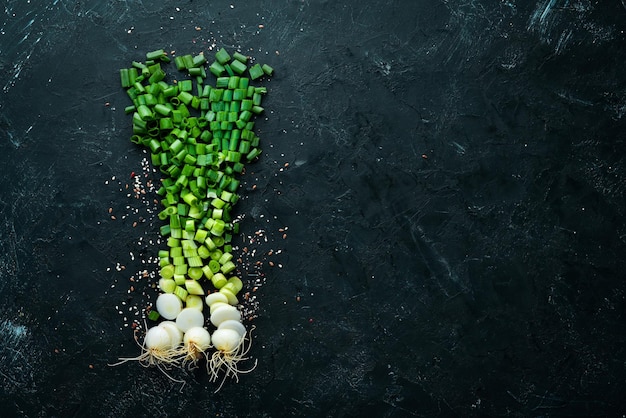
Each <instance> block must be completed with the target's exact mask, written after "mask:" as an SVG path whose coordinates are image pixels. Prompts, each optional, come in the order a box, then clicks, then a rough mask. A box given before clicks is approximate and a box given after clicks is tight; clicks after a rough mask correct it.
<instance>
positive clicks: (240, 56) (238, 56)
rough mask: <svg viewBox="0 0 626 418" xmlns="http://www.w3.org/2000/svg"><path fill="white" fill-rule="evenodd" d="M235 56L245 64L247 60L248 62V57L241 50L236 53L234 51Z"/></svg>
mask: <svg viewBox="0 0 626 418" xmlns="http://www.w3.org/2000/svg"><path fill="white" fill-rule="evenodd" d="M233 58H234V59H236V60H237V61H239V62H243V63H244V64H245V63H246V62H248V57H246V56H245V55H243V54H242V53H240V52H234V53H233Z"/></svg>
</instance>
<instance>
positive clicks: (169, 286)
mask: <svg viewBox="0 0 626 418" xmlns="http://www.w3.org/2000/svg"><path fill="white" fill-rule="evenodd" d="M159 289H161V291H162V292H163V293H174V289H176V282H175V281H174V280H173V279H161V280H159Z"/></svg>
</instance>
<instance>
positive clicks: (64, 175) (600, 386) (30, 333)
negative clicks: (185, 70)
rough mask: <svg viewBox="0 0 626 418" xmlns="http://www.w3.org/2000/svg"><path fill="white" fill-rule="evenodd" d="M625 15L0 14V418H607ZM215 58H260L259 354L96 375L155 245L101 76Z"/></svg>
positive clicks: (121, 330) (611, 4)
mask: <svg viewBox="0 0 626 418" xmlns="http://www.w3.org/2000/svg"><path fill="white" fill-rule="evenodd" d="M260 25H263V26H262V27H260ZM625 25H626V8H625V6H624V4H623V2H620V1H617V0H614V1H603V2H597V1H588V0H538V1H537V0H536V1H531V2H520V1H516V0H507V1H504V0H498V1H496V0H475V1H459V0H439V1H422V0H416V1H385V2H377V1H347V2H341V1H321V0H320V1H317V0H306V1H305V0H301V1H293V0H292V1H277V0H262V1H254V2H251V1H246V2H244V1H239V0H232V1H228V2H224V1H211V2H201V1H198V0H196V1H159V0H152V1H142V0H86V1H70V0H54V1H47V2H42V1H34V0H29V1H26V0H19V1H18V0H7V1H5V2H4V10H3V12H2V15H1V17H0V74H1V76H0V88H1V89H2V91H1V94H0V141H1V142H0V144H1V146H2V152H0V167H2V170H3V173H2V174H3V175H2V176H1V177H0V191H1V193H0V228H1V229H0V230H1V234H2V235H1V240H0V379H1V381H2V384H1V388H2V389H1V392H0V394H1V396H0V411H1V412H0V415H2V416H7V417H13V416H29V417H68V416H79V417H82V416H111V417H120V416H241V417H243V416H267V417H282V416H306V417H317V416H320V417H321V416H336V417H357V416H380V417H383V416H384V417H405V416H520V417H521V416H524V417H525V416H585V417H588V416H621V415H622V414H623V413H624V412H626V411H625V408H624V406H623V405H624V403H623V400H622V399H623V398H622V396H623V394H624V392H625V390H626V382H625V379H626V353H625V349H624V343H625V340H626V334H625V331H624V319H625V318H624V313H625V311H624V309H625V304H624V297H625V290H626V283H625V281H624V279H625V278H626V277H625V271H626V262H625V261H624V258H625V254H626V225H625V222H624V216H625V211H626V203H625V193H624V192H625V186H626V183H625V179H626V176H625V170H626V164H625V161H624V149H625V143H624V138H625V134H624V122H625V115H626V76H625V73H624V65H623V63H624V62H625V58H626V57H625V55H626V53H625V51H626V42H625V38H624V29H625ZM214 47H217V48H219V47H226V48H227V49H229V50H235V49H241V50H242V51H244V52H247V53H249V54H250V55H252V56H254V57H256V58H257V59H258V60H259V61H262V62H267V63H269V64H270V65H272V66H273V67H274V68H275V70H276V76H275V77H274V78H273V79H272V80H271V81H269V82H268V83H267V86H268V88H269V94H268V96H267V99H266V101H265V102H264V105H265V107H266V110H267V112H266V114H265V117H264V118H262V119H260V120H259V121H258V123H257V126H258V133H259V135H260V136H261V141H262V144H263V149H264V154H263V156H262V158H261V160H260V161H259V162H257V163H255V164H254V165H253V166H250V167H249V169H248V172H247V174H246V178H245V181H246V184H247V186H246V187H245V188H243V189H242V195H244V196H245V198H244V199H243V200H242V201H241V202H240V203H239V207H238V210H239V211H240V213H242V214H245V215H246V217H245V220H244V223H243V229H244V232H245V234H247V235H250V234H254V232H255V231H257V230H259V229H263V230H265V237H267V242H265V241H261V242H260V243H257V244H255V248H256V249H257V250H258V252H257V257H258V260H259V261H263V263H264V267H263V270H262V271H263V273H264V274H265V281H264V283H263V285H262V286H260V287H259V290H258V291H257V292H256V293H255V295H256V298H257V302H258V315H259V316H258V318H257V319H255V320H254V324H255V325H256V331H255V335H256V337H255V339H254V345H253V349H252V355H253V356H254V358H256V359H257V360H258V366H257V368H256V369H255V370H254V371H253V372H252V373H250V374H248V375H244V376H242V378H241V380H240V382H239V383H238V384H235V383H234V382H227V383H226V384H225V386H224V388H223V389H222V390H221V391H220V392H218V393H216V394H214V393H213V392H214V390H215V388H216V385H215V384H212V383H210V382H209V381H208V378H207V376H206V375H205V373H204V372H203V370H202V369H200V370H198V371H197V372H194V373H191V374H190V375H189V376H187V382H188V383H187V385H186V386H185V387H184V388H183V390H182V393H180V392H179V389H180V385H178V384H176V383H173V382H171V381H169V380H168V379H167V378H165V377H164V376H163V375H162V374H160V373H159V372H158V371H157V370H155V369H144V368H142V367H140V366H139V365H137V364H125V365H121V366H117V367H109V366H108V365H107V364H108V363H111V362H114V361H115V360H116V359H117V358H118V357H121V356H134V355H137V354H138V352H139V351H138V348H137V347H136V346H135V345H134V342H133V339H132V331H131V330H130V328H129V327H127V326H126V325H127V324H128V322H129V320H128V318H131V315H133V314H134V313H133V311H132V307H136V306H141V305H142V304H144V303H146V300H147V299H150V298H151V297H153V295H154V294H155V291H154V290H152V289H151V288H150V287H149V284H150V281H149V280H139V281H137V282H135V283H134V287H136V290H135V291H134V292H129V286H130V285H133V283H131V282H129V278H130V277H133V275H134V274H135V273H136V272H139V271H142V270H144V269H147V270H151V269H153V264H151V263H150V262H149V259H150V257H152V256H154V255H155V254H156V251H157V250H158V246H156V245H149V244H148V242H149V241H150V240H153V241H154V240H156V239H157V238H158V236H157V233H158V224H157V223H156V222H152V220H153V215H151V214H150V213H149V209H150V208H149V207H148V206H146V205H144V204H142V203H141V201H140V200H138V199H134V198H132V197H131V198H128V197H127V196H126V194H127V191H126V190H125V189H124V186H125V184H129V183H130V182H131V179H130V173H131V172H135V173H141V174H143V173H144V171H142V166H141V161H142V159H143V158H144V157H145V156H146V154H144V153H143V152H142V150H141V149H139V148H137V147H136V146H134V145H133V144H131V143H130V142H129V140H128V139H129V136H130V132H131V125H130V119H129V118H128V117H127V116H126V115H125V114H124V112H123V109H124V107H125V106H127V105H128V104H129V100H128V99H127V97H126V96H125V93H124V91H123V90H122V89H121V88H120V86H119V75H118V69H119V68H121V67H126V66H128V65H129V63H130V62H131V61H132V60H141V59H143V57H144V54H145V52H147V51H150V50H153V49H157V48H165V49H166V50H168V51H171V50H176V51H177V53H180V54H186V53H193V54H196V53H199V52H201V51H204V52H205V53H210V51H209V48H214ZM285 163H289V167H287V168H284V164H285ZM281 168H283V169H282V170H281ZM113 177H115V180H113ZM253 184H256V185H257V188H256V190H252V185H253ZM127 207H129V208H130V209H129V208H127ZM109 208H112V211H113V212H112V213H113V214H114V215H117V216H116V217H117V219H116V220H112V219H111V218H110V214H109V213H108V209H109ZM122 218H123V219H122ZM135 221H137V222H138V226H137V227H133V226H132V224H133V222H135ZM285 227H288V229H287V231H286V232H287V237H286V238H285V239H283V231H280V230H279V229H281V228H282V229H284V228H285ZM242 246H243V244H242ZM269 250H274V251H275V252H277V251H278V250H282V252H281V253H280V254H278V255H274V256H272V257H268V256H266V255H265V254H266V253H267V252H268V251H269ZM252 261H254V257H252ZM269 261H273V262H274V263H275V265H274V267H270V266H269V264H268V262H269ZM278 263H280V264H281V265H282V268H281V267H278ZM120 266H124V267H125V269H124V270H122V269H121V268H120ZM248 279H250V280H252V279H253V278H248ZM144 293H145V295H144ZM297 298H299V300H297ZM129 309H131V310H130V311H129ZM120 311H121V312H122V314H120V313H119V312H120ZM125 317H126V319H125Z"/></svg>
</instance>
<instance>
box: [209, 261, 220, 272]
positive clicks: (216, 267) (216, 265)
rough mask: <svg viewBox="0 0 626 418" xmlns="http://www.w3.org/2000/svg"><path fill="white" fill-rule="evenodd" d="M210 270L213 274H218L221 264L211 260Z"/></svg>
mask: <svg viewBox="0 0 626 418" xmlns="http://www.w3.org/2000/svg"><path fill="white" fill-rule="evenodd" d="M208 265H209V269H210V270H211V272H213V273H217V272H218V271H220V267H221V266H220V263H219V262H218V261H217V260H211V261H209V264H208Z"/></svg>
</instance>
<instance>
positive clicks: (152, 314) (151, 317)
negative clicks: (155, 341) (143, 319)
mask: <svg viewBox="0 0 626 418" xmlns="http://www.w3.org/2000/svg"><path fill="white" fill-rule="evenodd" d="M160 317H161V315H160V314H159V313H158V312H157V311H156V309H153V310H151V311H150V312H149V313H148V319H149V320H151V321H157V320H158V319H159V318H160Z"/></svg>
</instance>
